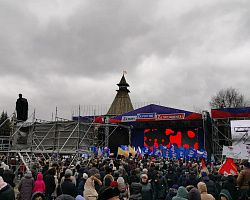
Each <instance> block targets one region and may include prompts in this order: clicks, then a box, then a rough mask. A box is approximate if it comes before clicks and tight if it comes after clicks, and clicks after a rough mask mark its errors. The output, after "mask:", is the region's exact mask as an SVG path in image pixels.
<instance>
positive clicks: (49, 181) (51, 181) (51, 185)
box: [43, 168, 56, 199]
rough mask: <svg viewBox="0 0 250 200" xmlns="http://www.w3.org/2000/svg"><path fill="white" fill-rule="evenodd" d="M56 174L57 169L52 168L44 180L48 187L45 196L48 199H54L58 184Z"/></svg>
mask: <svg viewBox="0 0 250 200" xmlns="http://www.w3.org/2000/svg"><path fill="white" fill-rule="evenodd" d="M55 174H56V170H55V168H51V169H49V170H48V173H47V174H46V175H45V176H44V178H43V180H44V183H45V185H46V188H45V196H46V198H47V199H52V197H51V195H52V193H53V192H54V191H55V189H56V183H55V177H54V176H55Z"/></svg>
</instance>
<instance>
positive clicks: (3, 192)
mask: <svg viewBox="0 0 250 200" xmlns="http://www.w3.org/2000/svg"><path fill="white" fill-rule="evenodd" d="M0 199H1V200H2V199H3V200H14V199H15V192H14V190H13V188H12V187H11V186H10V185H9V184H7V183H6V182H4V180H3V178H2V177H1V176H0Z"/></svg>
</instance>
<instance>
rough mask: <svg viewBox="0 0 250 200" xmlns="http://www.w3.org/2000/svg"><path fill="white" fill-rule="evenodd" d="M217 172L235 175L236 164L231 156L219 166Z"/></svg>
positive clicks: (236, 172)
mask: <svg viewBox="0 0 250 200" xmlns="http://www.w3.org/2000/svg"><path fill="white" fill-rule="evenodd" d="M219 173H220V174H222V175H224V174H228V175H237V174H238V170H237V166H236V165H235V163H234V161H233V159H232V158H227V159H226V161H225V162H224V163H223V165H222V166H221V167H220V169H219Z"/></svg>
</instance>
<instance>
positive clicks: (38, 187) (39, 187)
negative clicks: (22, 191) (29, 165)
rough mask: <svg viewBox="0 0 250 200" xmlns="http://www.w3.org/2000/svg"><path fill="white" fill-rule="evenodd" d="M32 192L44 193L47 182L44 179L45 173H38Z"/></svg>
mask: <svg viewBox="0 0 250 200" xmlns="http://www.w3.org/2000/svg"><path fill="white" fill-rule="evenodd" d="M32 192H33V193H34V192H42V193H44V192H45V183H44V181H43V175H42V173H40V172H39V173H38V174H37V179H36V181H35V184H34V188H33V191H32Z"/></svg>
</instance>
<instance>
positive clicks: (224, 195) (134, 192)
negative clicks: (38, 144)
mask: <svg viewBox="0 0 250 200" xmlns="http://www.w3.org/2000/svg"><path fill="white" fill-rule="evenodd" d="M237 167H238V172H239V174H238V175H237V174H230V173H229V174H228V173H227V174H223V175H222V174H220V173H218V170H219V168H220V164H218V165H217V164H214V163H206V168H205V169H204V168H202V166H201V163H200V161H197V160H192V161H186V160H174V159H171V160H169V159H164V158H157V159H156V158H153V157H145V158H131V157H130V158H124V157H119V158H117V157H116V158H103V157H96V158H79V159H78V160H77V161H75V162H73V161H72V159H71V158H70V157H68V158H62V159H59V160H58V161H57V162H55V161H51V160H45V159H44V158H41V159H40V158H38V159H37V160H36V161H35V162H33V163H32V164H31V167H30V170H27V169H25V168H24V170H23V171H22V172H21V171H20V170H19V171H18V170H17V172H19V173H20V174H21V176H22V178H21V180H20V181H19V182H18V183H17V184H16V185H15V180H16V179H15V178H14V176H13V175H12V176H11V174H14V173H13V172H12V171H11V168H12V166H9V165H6V164H5V163H2V164H1V167H0V199H1V190H2V189H3V188H6V187H8V189H9V190H10V189H11V188H13V187H16V188H17V189H18V193H17V194H16V196H17V197H18V199H20V200H45V199H46V200H47V199H49V200H50V199H51V200H52V199H58V200H60V199H69V200H70V199H77V200H82V199H85V200H117V199H122V200H124V199H130V200H133V199H134V200H172V199H173V200H180V199H181V200H185V199H190V200H207V199H211V200H212V199H218V200H238V199H247V198H248V197H249V194H250V190H249V184H250V164H249V162H247V161H245V162H242V163H239V164H237ZM1 169H2V170H1ZM7 172H8V173H7ZM10 177H11V178H10ZM8 194H9V196H10V198H9V199H11V198H12V197H13V193H11V192H9V193H8ZM5 198H6V197H5ZM9 199H7V198H6V200H9ZM12 200H13V199H12Z"/></svg>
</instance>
